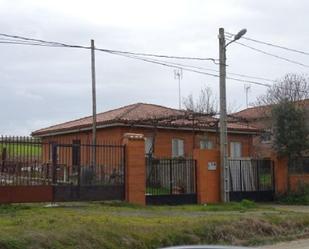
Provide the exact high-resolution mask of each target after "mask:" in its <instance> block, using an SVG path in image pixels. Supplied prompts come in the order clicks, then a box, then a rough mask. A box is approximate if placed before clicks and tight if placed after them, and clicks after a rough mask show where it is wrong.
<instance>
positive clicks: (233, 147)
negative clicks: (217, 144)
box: [230, 142, 242, 158]
mask: <svg viewBox="0 0 309 249" xmlns="http://www.w3.org/2000/svg"><path fill="white" fill-rule="evenodd" d="M230 156H231V157H232V158H239V157H241V156H242V155H241V143H240V142H231V143H230Z"/></svg>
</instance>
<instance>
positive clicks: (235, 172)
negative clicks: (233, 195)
mask: <svg viewBox="0 0 309 249" xmlns="http://www.w3.org/2000/svg"><path fill="white" fill-rule="evenodd" d="M228 163H229V171H230V192H254V191H272V190H273V189H274V172H273V170H274V169H273V162H272V161H271V160H264V159H229V160H228Z"/></svg>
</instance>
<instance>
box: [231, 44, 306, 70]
mask: <svg viewBox="0 0 309 249" xmlns="http://www.w3.org/2000/svg"><path fill="white" fill-rule="evenodd" d="M227 40H228V41H230V39H227ZM235 43H237V44H239V45H241V46H243V47H246V48H249V49H251V50H254V51H256V52H259V53H262V54H265V55H268V56H271V57H274V58H277V59H280V60H284V61H287V62H290V63H293V64H296V65H299V66H303V67H306V68H309V65H306V64H304V63H301V62H299V61H294V60H291V59H288V58H285V57H282V56H279V55H276V54H272V53H269V52H266V51H264V50H262V49H258V48H255V47H252V46H249V45H247V44H244V43H241V42H239V41H235Z"/></svg>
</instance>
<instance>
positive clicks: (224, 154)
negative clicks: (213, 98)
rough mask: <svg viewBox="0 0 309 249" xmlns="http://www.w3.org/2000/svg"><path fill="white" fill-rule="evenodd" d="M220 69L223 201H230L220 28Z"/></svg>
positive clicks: (224, 62) (223, 47)
mask: <svg viewBox="0 0 309 249" xmlns="http://www.w3.org/2000/svg"><path fill="white" fill-rule="evenodd" d="M218 38H219V61H220V65H219V71H220V73H219V74H220V75H219V76H220V162H221V168H220V170H221V171H220V172H221V201H222V202H228V201H229V196H228V189H227V187H228V178H227V177H228V175H227V173H228V172H227V171H228V168H227V127H226V117H227V115H226V82H225V80H226V53H225V52H226V49H225V36H224V29H223V28H220V29H219V37H218Z"/></svg>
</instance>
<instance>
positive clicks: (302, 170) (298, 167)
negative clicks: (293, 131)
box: [289, 157, 309, 174]
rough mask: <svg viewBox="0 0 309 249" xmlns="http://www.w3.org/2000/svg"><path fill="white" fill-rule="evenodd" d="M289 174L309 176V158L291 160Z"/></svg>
mask: <svg viewBox="0 0 309 249" xmlns="http://www.w3.org/2000/svg"><path fill="white" fill-rule="evenodd" d="M289 172H290V173H292V174H309V157H298V158H294V159H291V160H289Z"/></svg>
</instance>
